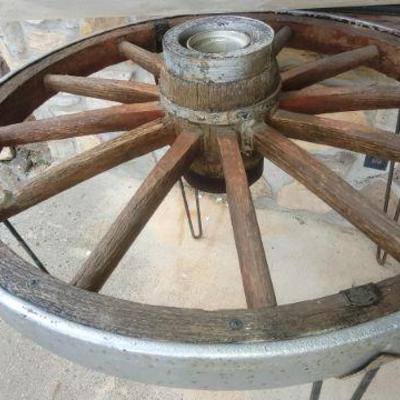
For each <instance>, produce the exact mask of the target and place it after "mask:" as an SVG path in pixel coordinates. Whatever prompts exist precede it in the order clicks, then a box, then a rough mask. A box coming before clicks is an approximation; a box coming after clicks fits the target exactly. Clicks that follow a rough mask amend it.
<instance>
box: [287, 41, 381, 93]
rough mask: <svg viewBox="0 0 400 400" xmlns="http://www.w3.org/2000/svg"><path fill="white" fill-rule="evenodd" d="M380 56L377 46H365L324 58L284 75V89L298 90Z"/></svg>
mask: <svg viewBox="0 0 400 400" xmlns="http://www.w3.org/2000/svg"><path fill="white" fill-rule="evenodd" d="M378 56H379V50H378V48H377V47H376V46H365V47H361V48H359V49H356V50H351V51H346V52H344V53H339V54H336V55H334V56H329V57H325V58H322V59H321V60H316V61H312V62H310V63H306V64H303V65H300V66H299V67H296V68H293V69H291V70H289V71H286V72H283V73H282V88H283V89H284V90H298V89H302V88H304V87H306V86H310V85H312V84H314V83H317V82H320V81H323V80H324V79H328V78H331V77H333V76H336V75H338V74H341V73H343V72H346V71H349V70H351V69H353V68H356V67H358V66H360V65H362V64H365V63H366V62H367V61H370V60H372V59H374V58H375V57H378Z"/></svg>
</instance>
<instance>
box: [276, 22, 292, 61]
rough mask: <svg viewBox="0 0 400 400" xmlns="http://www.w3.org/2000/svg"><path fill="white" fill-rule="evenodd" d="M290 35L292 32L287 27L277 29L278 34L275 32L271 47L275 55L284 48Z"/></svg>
mask: <svg viewBox="0 0 400 400" xmlns="http://www.w3.org/2000/svg"><path fill="white" fill-rule="evenodd" d="M292 35H293V31H292V30H291V29H290V28H289V27H288V26H284V27H283V28H281V29H279V31H278V32H276V34H275V38H274V47H273V48H274V53H275V55H278V54H279V53H280V51H281V50H282V49H283V48H284V47H285V46H286V44H287V43H288V42H289V40H290V39H291V37H292Z"/></svg>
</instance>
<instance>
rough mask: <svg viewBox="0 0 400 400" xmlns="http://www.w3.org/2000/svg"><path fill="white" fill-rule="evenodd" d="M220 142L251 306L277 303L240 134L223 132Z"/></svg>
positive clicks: (241, 266) (237, 244)
mask: <svg viewBox="0 0 400 400" xmlns="http://www.w3.org/2000/svg"><path fill="white" fill-rule="evenodd" d="M218 146H219V151H220V154H221V160H222V165H223V169H224V175H225V182H226V191H227V194H228V203H229V211H230V214H231V220H232V226H233V232H234V235H235V242H236V249H237V252H238V256H239V264H240V270H241V273H242V280H243V286H244V291H245V295H246V300H247V305H248V307H249V308H258V307H264V306H276V298H275V292H274V287H273V284H272V280H271V276H270V273H269V268H268V264H267V260H266V258H265V251H264V247H263V242H262V239H261V233H260V228H259V227H258V222H257V217H256V211H255V209H254V205H253V201H252V199H251V193H250V189H249V185H248V182H247V176H246V171H245V168H244V164H243V160H242V155H241V154H240V148H239V143H238V140H237V137H236V135H235V134H234V133H233V132H227V133H223V134H219V135H218Z"/></svg>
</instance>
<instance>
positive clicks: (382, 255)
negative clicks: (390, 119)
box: [376, 111, 400, 265]
mask: <svg viewBox="0 0 400 400" xmlns="http://www.w3.org/2000/svg"><path fill="white" fill-rule="evenodd" d="M399 133H400V111H399V112H398V115H397V124H396V131H395V134H396V135H398V134H399ZM395 165H396V163H395V162H394V161H390V166H389V176H388V181H387V185H386V192H385V203H384V205H383V211H384V213H385V214H387V213H388V211H389V203H390V198H391V194H392V185H393V178H394V169H395ZM399 216H400V201H399V203H398V205H397V210H396V213H395V216H394V220H395V221H396V222H398V220H399ZM386 259H387V253H386V252H385V251H383V250H382V248H381V247H380V246H378V248H377V252H376V260H377V261H378V263H379V264H380V265H384V264H385V263H386Z"/></svg>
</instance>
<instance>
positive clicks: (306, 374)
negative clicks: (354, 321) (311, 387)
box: [0, 289, 400, 390]
mask: <svg viewBox="0 0 400 400" xmlns="http://www.w3.org/2000/svg"><path fill="white" fill-rule="evenodd" d="M0 315H1V316H2V318H3V319H4V320H5V321H6V322H7V323H8V324H10V325H11V326H13V327H14V328H15V329H16V330H18V331H19V332H21V333H22V334H24V335H25V336H27V337H29V338H30V339H31V340H33V341H35V342H36V343H38V344H40V345H41V346H43V347H44V348H46V349H48V350H50V351H52V352H54V353H56V354H58V355H60V356H61V357H64V358H66V359H69V360H71V361H73V362H76V363H78V364H81V365H83V366H86V367H89V368H92V369H95V370H97V371H101V372H103V373H106V374H110V375H115V376H119V377H122V378H126V379H132V380H136V381H140V382H145V383H152V384H157V385H163V386H172V387H182V388H197V389H213V390H228V389H229V390H244V389H247V390H248V389H262V388H273V387H280V386H288V385H295V384H301V383H305V382H314V381H317V380H322V379H324V378H327V377H331V376H339V375H342V374H344V373H350V372H352V371H354V370H355V369H357V368H359V366H360V365H363V364H365V363H367V362H368V361H369V360H370V359H371V358H373V357H374V356H375V355H376V354H379V353H381V352H387V353H399V352H400V312H397V313H394V314H391V315H390V316H387V317H384V318H381V319H378V320H374V321H371V322H368V323H365V324H361V325H358V326H357V327H354V328H350V329H342V330H340V331H337V332H333V333H329V334H325V335H319V336H310V337H306V338H302V339H294V340H286V341H278V342H257V343H246V344H244V343H243V344H242V343H238V344H215V345H208V344H185V343H173V342H161V341H150V340H140V339H135V338H129V337H126V336H121V335H118V334H113V333H110V332H106V331H100V330H97V329H94V328H90V327H87V326H83V325H80V324H77V323H75V322H72V321H68V320H65V319H61V318H59V317H56V316H54V315H52V314H49V313H47V312H45V311H43V310H42V309H40V308H37V307H35V306H32V304H29V303H27V302H25V301H22V300H21V299H18V298H16V297H15V296H12V295H10V294H9V293H8V292H6V291H4V290H3V289H0ZM156 371H157V372H156ZM155 372H156V375H157V378H155Z"/></svg>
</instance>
